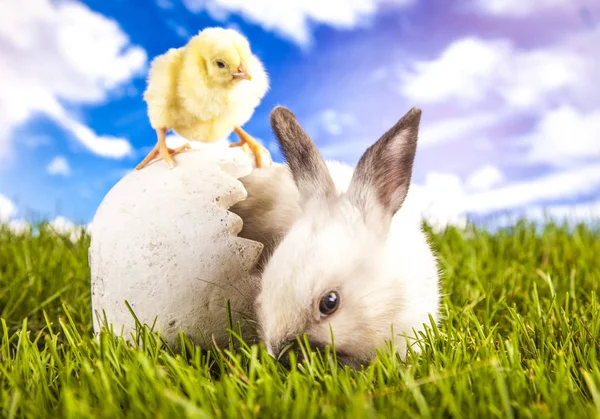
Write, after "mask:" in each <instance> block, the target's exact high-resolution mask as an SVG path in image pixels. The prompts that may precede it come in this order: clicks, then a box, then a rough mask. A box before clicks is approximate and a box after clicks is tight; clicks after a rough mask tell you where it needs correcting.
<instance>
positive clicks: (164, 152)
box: [136, 128, 190, 170]
mask: <svg viewBox="0 0 600 419" xmlns="http://www.w3.org/2000/svg"><path fill="white" fill-rule="evenodd" d="M156 135H157V137H158V141H157V142H156V145H155V146H154V148H153V149H152V151H150V153H148V155H147V156H146V157H145V158H144V160H142V162H141V163H140V164H138V165H137V167H136V170H140V169H143V168H144V167H145V166H146V165H147V164H148V163H150V161H151V160H152V159H154V158H155V157H156V156H157V155H160V157H161V158H162V159H163V160H165V161H166V162H167V164H168V165H169V167H170V168H171V169H172V168H173V167H175V161H174V160H173V157H171V155H175V154H177V153H180V152H182V151H183V150H187V149H188V148H190V145H189V144H184V145H182V146H181V147H177V148H175V149H173V148H168V147H167V142H166V136H167V130H166V128H160V129H157V130H156Z"/></svg>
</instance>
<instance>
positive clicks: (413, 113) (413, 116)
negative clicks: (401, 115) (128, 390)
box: [405, 106, 423, 124]
mask: <svg viewBox="0 0 600 419" xmlns="http://www.w3.org/2000/svg"><path fill="white" fill-rule="evenodd" d="M422 113H423V111H421V109H419V108H417V107H416V106H415V107H413V108H412V109H411V110H410V111H408V112H407V113H406V116H405V118H406V119H407V120H409V121H411V122H415V123H417V124H418V123H419V121H420V120H421V114H422Z"/></svg>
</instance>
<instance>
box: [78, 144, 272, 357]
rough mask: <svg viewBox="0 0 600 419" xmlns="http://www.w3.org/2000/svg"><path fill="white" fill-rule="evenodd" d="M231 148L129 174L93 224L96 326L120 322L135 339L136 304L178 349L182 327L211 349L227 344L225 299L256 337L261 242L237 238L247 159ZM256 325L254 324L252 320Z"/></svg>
mask: <svg viewBox="0 0 600 419" xmlns="http://www.w3.org/2000/svg"><path fill="white" fill-rule="evenodd" d="M236 151H239V149H225V150H219V151H217V152H209V151H207V150H193V149H192V150H188V151H186V152H184V153H181V154H178V155H177V156H176V157H175V160H176V163H177V166H176V167H175V168H174V169H169V167H168V165H167V164H166V163H165V162H164V161H162V160H160V161H155V162H153V163H151V164H149V165H148V166H146V167H145V168H144V169H142V170H140V171H132V172H130V173H129V174H127V175H126V176H125V177H123V178H122V179H121V180H120V181H119V182H118V183H117V184H116V185H115V186H114V187H113V188H112V189H111V190H110V192H109V193H108V194H107V195H106V197H105V198H104V200H103V201H102V203H101V204H100V206H99V208H98V210H97V212H96V215H95V217H94V219H93V221H92V231H91V236H92V238H91V245H90V249H89V262H90V269H91V286H92V314H93V321H94V330H95V332H96V333H98V332H99V329H100V327H101V325H102V324H103V323H104V316H106V319H107V320H108V323H112V326H113V328H114V331H115V333H117V334H119V333H120V332H121V330H122V328H123V332H124V333H123V336H124V337H126V338H130V335H131V334H132V332H134V331H135V323H134V318H133V317H132V315H131V313H130V312H129V310H128V308H127V306H126V305H125V301H127V302H129V304H130V305H131V307H132V309H133V311H134V313H135V315H136V316H137V318H138V319H139V321H140V322H141V323H142V324H144V323H145V324H147V325H152V324H153V323H154V321H155V318H156V327H155V330H159V331H160V333H161V335H162V336H163V337H164V338H165V340H166V341H167V342H168V343H169V344H170V345H172V346H174V347H177V346H178V334H179V330H182V331H183V332H184V333H185V334H186V335H188V336H189V337H190V338H191V339H192V340H193V341H194V342H195V343H196V344H197V345H200V346H202V347H207V346H208V345H210V344H211V340H212V336H213V335H214V339H215V341H216V343H217V344H218V345H219V346H222V347H223V346H226V345H227V343H228V333H227V327H228V326H227V325H228V323H227V316H226V309H225V301H226V299H229V300H230V303H231V311H232V314H233V320H234V324H235V322H236V321H239V322H240V325H241V328H242V336H243V337H244V339H247V340H253V339H255V336H256V331H255V328H254V327H253V323H252V318H253V303H254V299H255V297H256V294H257V292H258V282H257V281H258V279H257V278H256V277H255V276H253V275H251V273H250V272H251V271H252V268H253V266H254V264H255V262H256V260H257V259H258V257H259V255H260V252H261V251H262V248H263V245H262V244H260V243H257V242H254V241H251V240H246V239H243V238H241V237H237V234H238V233H239V231H240V230H241V228H242V220H241V218H239V217H238V216H237V215H235V214H233V213H232V212H230V211H228V210H227V209H228V208H229V207H230V206H232V205H233V204H235V203H236V202H239V201H241V200H243V199H245V198H246V190H245V189H244V187H243V185H242V183H241V182H240V181H239V180H238V178H240V177H243V176H245V175H247V174H248V173H250V171H251V170H252V163H251V160H250V159H249V158H248V156H247V155H245V154H243V153H241V152H236ZM248 320H249V321H248Z"/></svg>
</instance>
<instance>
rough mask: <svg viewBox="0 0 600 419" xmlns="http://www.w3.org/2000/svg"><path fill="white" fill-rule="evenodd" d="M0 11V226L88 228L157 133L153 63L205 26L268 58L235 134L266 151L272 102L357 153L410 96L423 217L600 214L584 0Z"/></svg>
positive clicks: (102, 2)
mask: <svg viewBox="0 0 600 419" xmlns="http://www.w3.org/2000/svg"><path fill="white" fill-rule="evenodd" d="M0 16H2V17H3V19H2V25H0V220H2V221H6V220H12V222H13V223H15V225H16V224H18V223H19V220H23V219H39V218H45V219H54V218H56V217H60V218H59V219H60V220H62V222H63V223H65V222H68V221H67V220H70V221H72V222H75V223H88V222H90V221H91V219H92V217H93V215H94V213H95V210H96V208H97V207H98V205H99V204H100V202H101V200H102V199H103V197H104V196H105V194H106V193H107V192H108V191H109V190H110V188H111V187H112V186H113V185H114V184H115V183H116V182H117V181H118V180H119V179H120V178H121V177H122V176H124V175H125V174H126V173H127V172H128V171H130V170H132V169H133V168H134V167H135V165H136V164H137V163H138V162H139V161H140V160H141V159H142V158H143V157H144V155H145V154H146V153H147V152H148V150H149V149H150V148H151V147H152V146H153V145H154V143H155V138H156V137H155V134H154V132H153V130H152V129H151V127H150V125H149V122H148V119H147V115H146V106H145V103H144V102H143V100H142V94H143V91H144V88H145V84H146V81H145V77H146V74H147V69H148V65H149V62H150V61H151V59H152V58H153V57H155V56H157V55H159V54H162V53H164V52H165V51H166V50H168V49H169V48H173V47H179V46H182V45H184V44H185V43H186V41H187V40H188V39H189V37H190V36H193V35H194V34H196V33H197V32H198V31H200V30H202V29H203V28H205V27H208V26H226V27H233V28H235V29H238V30H239V31H241V32H242V33H243V34H245V35H246V36H247V37H248V39H249V41H250V44H251V47H252V49H253V52H254V53H255V54H257V55H258V56H259V58H260V59H261V60H262V61H263V63H264V64H265V67H266V69H267V71H268V73H269V76H270V79H271V89H270V90H269V92H268V93H267V95H266V96H265V98H264V99H263V101H262V103H261V105H260V106H259V107H258V108H257V110H256V112H255V113H254V116H253V118H252V119H251V121H250V122H248V123H247V124H246V125H245V126H244V128H245V129H246V130H247V131H248V132H250V133H251V134H252V135H254V136H255V137H257V138H259V139H261V140H262V141H263V143H264V144H265V146H267V147H268V148H269V149H270V150H271V152H272V154H273V157H274V159H275V160H276V161H281V155H280V154H279V152H278V150H277V146H276V143H275V142H274V137H273V134H272V133H271V130H270V127H269V124H268V114H269V112H270V110H271V109H272V108H273V107H274V106H275V105H278V104H281V105H285V106H287V107H289V108H290V109H291V110H292V111H293V112H294V113H296V115H297V116H298V118H299V119H300V121H301V123H302V124H303V126H304V127H305V128H306V130H307V131H308V132H309V134H311V136H312V137H313V139H314V140H315V142H316V143H317V145H318V146H319V148H320V150H321V151H322V153H323V155H324V156H325V157H326V158H329V159H336V160H341V161H344V162H347V163H349V164H352V165H354V164H355V163H356V162H357V160H358V158H359V157H360V155H361V154H362V153H363V152H364V150H365V149H366V148H367V147H368V146H369V145H370V144H372V143H373V142H374V141H376V140H377V139H378V138H379V137H380V136H381V135H382V134H383V133H384V132H385V131H386V130H387V129H388V128H389V127H391V126H392V125H393V124H394V123H395V122H396V121H397V120H398V119H399V118H400V117H401V116H402V115H404V113H406V112H407V111H408V110H409V109H410V108H411V107H413V106H418V107H420V108H421V109H422V110H423V116H422V120H421V131H420V137H419V146H418V147H419V148H418V152H417V159H416V163H415V167H414V174H413V194H414V196H415V197H416V198H415V199H416V202H418V203H419V206H420V208H421V209H422V211H423V213H424V215H426V216H427V217H429V218H430V219H432V220H434V221H435V222H438V223H441V224H445V223H457V224H462V223H464V221H465V220H466V219H467V217H469V218H471V219H473V220H475V221H481V220H486V219H489V218H490V217H496V218H497V217H499V216H505V215H506V214H517V215H527V216H529V217H533V218H540V217H541V216H542V214H543V212H544V211H546V212H548V213H549V214H551V215H555V216H558V217H562V216H564V215H569V216H570V217H573V218H575V219H590V218H591V217H594V216H595V217H600V198H599V197H600V2H598V1H597V0H347V1H344V0H328V1H324V0H306V1H300V0H286V1H283V0H252V1H248V0H210V1H202V0H183V1H176V0H146V1H126V0H91V1H86V2H77V1H50V0H18V1H17V0H2V1H0ZM232 138H233V137H232Z"/></svg>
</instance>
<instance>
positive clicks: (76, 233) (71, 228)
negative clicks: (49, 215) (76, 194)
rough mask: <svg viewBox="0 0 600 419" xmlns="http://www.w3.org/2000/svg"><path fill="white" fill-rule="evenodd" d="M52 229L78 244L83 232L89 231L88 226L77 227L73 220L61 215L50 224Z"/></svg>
mask: <svg viewBox="0 0 600 419" xmlns="http://www.w3.org/2000/svg"><path fill="white" fill-rule="evenodd" d="M48 225H49V226H50V228H52V230H54V232H56V233H57V234H60V235H67V236H69V239H70V240H71V241H72V242H76V241H77V240H79V238H80V237H81V233H82V231H89V230H88V228H89V226H88V225H76V224H74V223H73V222H72V221H71V220H69V219H68V218H66V217H63V216H62V215H59V216H58V217H56V218H55V219H53V220H52V221H50V222H49V223H48Z"/></svg>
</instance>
